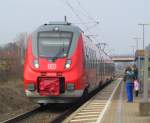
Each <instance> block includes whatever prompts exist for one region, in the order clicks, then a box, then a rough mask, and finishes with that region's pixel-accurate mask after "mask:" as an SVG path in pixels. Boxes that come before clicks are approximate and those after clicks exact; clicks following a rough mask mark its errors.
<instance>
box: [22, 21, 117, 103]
mask: <svg viewBox="0 0 150 123" xmlns="http://www.w3.org/2000/svg"><path fill="white" fill-rule="evenodd" d="M113 72H114V65H113V63H112V61H111V59H110V58H109V57H108V56H107V55H106V54H105V53H103V52H102V51H100V50H99V49H98V47H97V46H96V45H95V44H94V43H93V42H92V40H91V39H90V38H88V37H86V36H85V35H84V33H83V31H82V30H81V29H80V28H79V27H77V26H74V25H72V24H71V23H68V22H52V23H49V24H44V25H42V26H40V27H39V28H38V29H36V30H35V31H34V32H33V33H32V35H31V36H30V37H29V39H28V44H27V49H26V58H25V65H24V89H25V93H26V95H27V96H28V97H29V98H30V99H32V100H34V101H35V102H37V103H41V104H42V103H66V102H72V101H75V100H76V99H79V98H80V97H82V96H83V95H84V94H85V93H86V94H87V93H89V92H91V91H92V90H94V89H96V88H97V87H99V86H100V85H102V84H103V83H104V82H106V80H110V79H111V78H112V75H113Z"/></svg>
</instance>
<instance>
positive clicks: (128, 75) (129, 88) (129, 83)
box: [125, 67, 134, 102]
mask: <svg viewBox="0 0 150 123" xmlns="http://www.w3.org/2000/svg"><path fill="white" fill-rule="evenodd" d="M125 80H126V94H127V98H128V102H133V87H134V85H133V81H134V73H133V71H132V70H131V68H130V67H128V68H126V70H125Z"/></svg>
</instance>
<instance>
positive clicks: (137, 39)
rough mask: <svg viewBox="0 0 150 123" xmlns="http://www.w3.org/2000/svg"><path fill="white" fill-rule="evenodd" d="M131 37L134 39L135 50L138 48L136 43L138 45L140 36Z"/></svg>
mask: <svg viewBox="0 0 150 123" xmlns="http://www.w3.org/2000/svg"><path fill="white" fill-rule="evenodd" d="M133 39H134V40H135V41H136V50H138V48H139V47H138V45H139V43H138V42H139V40H140V39H141V38H138V37H133Z"/></svg>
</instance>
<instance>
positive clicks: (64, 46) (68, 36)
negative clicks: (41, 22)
mask: <svg viewBox="0 0 150 123" xmlns="http://www.w3.org/2000/svg"><path fill="white" fill-rule="evenodd" d="M71 40H72V33H70V32H40V33H39V35H38V53H39V56H40V57H48V58H53V57H66V56H67V54H68V51H69V46H70V44H71Z"/></svg>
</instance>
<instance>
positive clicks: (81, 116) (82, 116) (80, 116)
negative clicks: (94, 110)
mask: <svg viewBox="0 0 150 123" xmlns="http://www.w3.org/2000/svg"><path fill="white" fill-rule="evenodd" d="M97 116H98V114H97V115H92V114H91V115H77V116H76V117H75V118H85V117H88V118H89V117H97Z"/></svg>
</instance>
